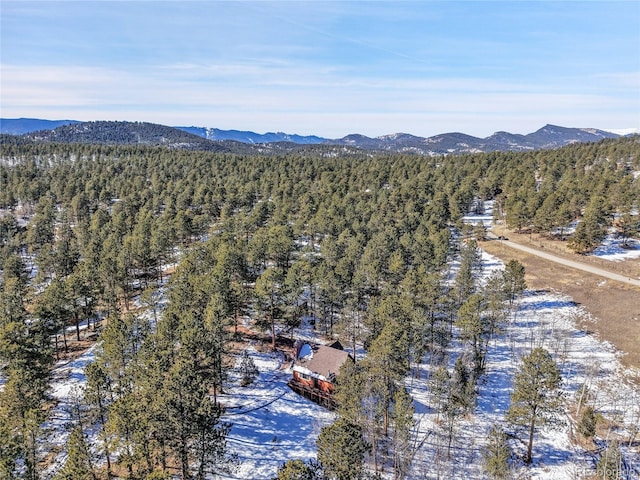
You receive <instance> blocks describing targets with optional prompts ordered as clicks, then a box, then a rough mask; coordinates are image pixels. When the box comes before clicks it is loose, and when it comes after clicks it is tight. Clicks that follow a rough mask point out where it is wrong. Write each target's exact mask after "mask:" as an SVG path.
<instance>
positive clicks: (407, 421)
mask: <svg viewBox="0 0 640 480" xmlns="http://www.w3.org/2000/svg"><path fill="white" fill-rule="evenodd" d="M413 413H414V408H413V400H412V399H411V396H410V395H409V394H408V393H407V391H406V390H405V389H404V388H399V389H398V391H397V392H396V395H395V397H394V399H393V409H392V412H391V422H392V424H393V436H392V446H393V471H394V478H395V479H397V480H399V479H402V478H404V477H405V475H406V473H407V470H408V468H409V464H410V463H411V457H412V453H413V451H412V448H411V429H412V428H413V425H414V420H413Z"/></svg>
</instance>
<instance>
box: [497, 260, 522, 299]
mask: <svg viewBox="0 0 640 480" xmlns="http://www.w3.org/2000/svg"><path fill="white" fill-rule="evenodd" d="M524 275H525V269H524V265H522V263H520V262H519V261H518V260H515V259H512V260H509V261H508V262H507V264H506V265H505V267H504V271H503V273H502V279H503V281H504V290H505V293H506V295H507V298H508V299H509V303H513V301H514V300H515V298H516V296H518V295H519V294H521V293H522V292H524V291H525V289H526V288H527V282H526V281H525V279H524Z"/></svg>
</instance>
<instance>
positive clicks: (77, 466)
mask: <svg viewBox="0 0 640 480" xmlns="http://www.w3.org/2000/svg"><path fill="white" fill-rule="evenodd" d="M54 480H96V475H95V473H94V471H93V466H92V464H91V454H90V452H89V446H88V444H87V440H86V439H85V437H84V433H83V432H82V428H81V427H80V426H77V427H75V428H74V429H73V430H72V431H71V435H70V436H69V440H67V461H66V462H65V464H64V467H62V469H61V470H60V471H59V472H58V473H57V474H56V476H55V477H54Z"/></svg>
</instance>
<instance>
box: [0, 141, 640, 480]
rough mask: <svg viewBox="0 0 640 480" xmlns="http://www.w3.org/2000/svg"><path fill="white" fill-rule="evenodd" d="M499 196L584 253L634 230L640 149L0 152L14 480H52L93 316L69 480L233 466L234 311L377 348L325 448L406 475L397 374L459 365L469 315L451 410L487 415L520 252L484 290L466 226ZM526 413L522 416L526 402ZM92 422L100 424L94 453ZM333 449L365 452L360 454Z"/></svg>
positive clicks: (6, 401)
mask: <svg viewBox="0 0 640 480" xmlns="http://www.w3.org/2000/svg"><path fill="white" fill-rule="evenodd" d="M488 200H493V201H494V206H495V208H494V215H495V216H496V217H497V218H499V219H504V220H505V221H506V223H507V224H508V225H509V226H510V227H512V228H514V229H517V230H521V231H522V230H527V229H531V230H532V231H533V230H535V231H538V232H545V233H546V234H547V235H549V236H552V237H554V238H557V239H558V241H565V240H566V241H568V242H570V245H571V246H572V248H573V249H574V250H575V251H576V252H578V253H588V252H589V251H591V250H593V248H595V246H597V245H598V244H599V242H600V241H601V239H602V238H603V236H604V235H605V234H606V232H607V231H608V229H610V228H615V229H617V231H618V232H619V234H620V235H622V236H624V237H625V238H629V239H631V238H633V237H638V233H639V232H638V231H639V225H640V223H639V215H638V210H639V208H640V139H639V138H638V137H629V138H621V139H615V140H604V141H602V142H599V143H590V144H579V145H571V146H568V147H565V148H562V149H558V150H545V151H537V152H527V153H514V152H494V153H487V154H474V155H461V156H448V157H422V156H415V155H400V154H389V155H383V154H375V155H373V154H364V153H351V154H347V153H345V154H344V155H342V156H321V155H318V154H314V153H313V152H309V153H304V152H300V153H295V154H293V153H288V154H283V155H281V156H278V155H270V156H260V155H238V154H229V153H216V152H205V151H183V150H172V149H168V148H164V147H140V146H104V145H102V146H100V145H89V144H56V143H48V144H17V143H12V142H6V143H3V144H2V145H1V148H0V208H1V209H2V210H1V213H0V249H1V250H0V266H1V268H2V277H1V283H0V295H1V304H2V308H1V309H0V368H1V372H2V374H1V375H2V380H1V381H2V382H3V383H2V390H1V391H0V477H2V478H5V477H7V478H13V477H18V478H27V479H29V480H35V479H37V478H40V475H41V471H42V470H43V468H44V467H43V464H42V460H43V459H44V457H45V456H46V454H47V453H48V451H47V449H46V448H44V449H43V448H41V445H42V442H43V439H45V438H46V431H45V429H44V428H43V425H44V424H45V422H46V420H47V415H48V411H49V408H50V406H51V400H50V397H49V394H48V388H49V385H50V381H51V367H52V365H53V362H54V361H55V360H56V359H57V358H60V357H63V356H64V355H66V354H67V353H68V352H67V350H68V349H69V343H70V342H71V341H72V340H73V338H68V336H69V334H68V332H67V330H66V329H67V327H68V326H70V325H73V326H75V327H76V329H75V331H74V336H75V339H76V340H80V326H81V323H82V322H85V323H87V325H86V326H87V327H89V328H93V329H95V331H96V332H97V333H98V334H99V337H98V338H99V340H101V343H100V344H99V346H98V350H97V354H96V361H95V362H94V363H92V364H91V365H90V367H89V368H88V369H87V372H86V375H87V386H86V389H85V391H84V394H83V397H82V398H79V399H78V407H77V412H76V413H75V417H74V418H75V422H74V425H72V426H71V427H70V429H71V428H73V432H75V434H72V435H70V436H69V440H68V442H67V446H66V449H67V451H68V453H69V460H68V461H67V462H66V464H65V467H64V469H62V470H61V471H60V472H58V473H59V478H95V477H92V476H91V475H93V473H92V472H94V471H95V472H100V473H98V475H99V476H101V478H102V477H104V478H106V475H107V472H108V474H109V475H117V476H118V477H120V478H165V477H162V475H163V474H164V473H166V472H167V471H171V472H173V473H175V474H178V475H180V476H181V478H183V479H187V478H198V479H204V478H205V477H207V475H210V474H211V473H212V472H217V471H228V470H229V469H232V468H233V458H231V457H230V456H229V455H228V452H227V450H226V437H227V434H228V431H229V427H230V426H229V425H228V424H227V423H225V422H223V421H222V420H221V417H222V415H223V413H224V411H225V405H224V402H223V401H222V400H221V395H222V393H223V391H224V385H225V381H226V379H227V378H228V375H229V372H230V370H231V369H232V368H233V361H232V359H231V349H232V344H231V341H232V340H236V341H239V340H240V339H241V332H239V331H238V327H239V323H240V321H241V319H242V318H243V317H248V318H250V319H251V320H252V322H253V324H254V326H255V327H256V328H259V329H261V330H262V331H264V332H265V334H267V335H268V336H269V338H270V339H271V341H272V342H273V343H272V347H273V348H276V340H277V338H276V337H277V333H278V332H281V333H282V335H283V336H286V335H287V334H288V333H290V332H291V329H293V328H294V327H296V326H298V325H299V324H300V321H301V318H302V315H303V313H302V312H307V313H308V314H309V315H310V316H311V317H312V318H313V319H314V321H315V329H316V331H317V332H318V334H321V335H324V336H326V338H339V339H340V340H341V342H342V343H343V345H344V346H345V347H346V348H347V349H349V350H353V351H354V352H355V350H356V349H357V348H360V347H363V348H364V350H365V351H366V357H365V358H364V359H363V360H362V361H361V362H358V364H357V367H354V369H353V371H351V372H344V377H343V378H344V380H343V383H342V386H340V385H339V389H338V392H337V399H338V400H339V403H340V407H339V409H338V412H337V420H336V422H335V423H334V424H333V425H332V426H330V427H327V429H326V430H324V429H323V431H322V433H321V434H320V437H319V439H318V448H319V451H318V460H319V461H320V462H321V464H322V466H323V468H324V471H325V475H326V477H327V478H358V477H357V475H360V474H361V470H360V469H362V468H364V467H363V465H365V464H366V465H367V469H368V470H369V471H371V470H377V469H378V467H381V466H382V465H384V463H385V462H387V463H388V462H389V458H391V459H392V460H391V465H392V466H391V469H392V471H393V472H394V475H395V476H396V478H402V476H403V475H404V474H405V473H406V472H407V470H408V464H409V463H410V456H409V455H408V454H407V452H408V446H407V443H408V434H409V433H408V432H409V430H410V428H409V426H408V425H409V420H407V419H408V418H409V417H410V415H411V414H412V410H411V406H410V404H411V401H410V398H407V394H406V392H405V390H404V388H402V382H403V378H404V377H405V376H406V375H407V374H409V373H410V372H411V369H412V367H413V366H414V365H415V364H416V363H417V362H418V361H420V359H421V358H423V357H424V356H425V355H427V354H429V355H430V356H431V358H433V359H434V360H433V361H434V362H437V361H438V359H440V361H443V362H444V358H445V351H446V349H447V346H448V345H449V344H450V342H451V341H452V338H453V330H454V328H453V327H455V330H456V332H460V333H457V334H456V335H460V337H459V340H461V341H462V342H463V343H464V344H465V345H466V348H467V352H468V353H467V354H466V355H464V356H460V358H459V364H458V363H457V364H456V370H455V371H454V372H453V373H452V377H451V378H449V377H447V375H449V372H447V371H446V364H443V365H442V368H443V370H442V371H440V374H441V377H442V382H443V385H449V386H451V385H453V386H454V387H451V388H453V390H454V393H455V398H453V399H451V398H449V399H448V400H446V399H445V398H444V397H443V410H442V411H443V418H444V419H451V418H455V417H456V416H460V415H464V414H465V412H468V411H470V410H472V409H473V408H474V402H475V400H474V393H473V392H474V388H475V387H474V385H475V383H476V382H477V381H478V378H479V377H480V376H481V375H482V372H483V370H484V354H485V352H486V347H487V344H488V341H489V340H488V339H489V338H490V337H491V335H492V333H493V332H494V329H497V328H498V326H499V325H498V324H499V322H500V318H501V317H500V314H499V312H500V311H501V308H502V306H501V305H508V304H509V302H511V301H513V299H514V297H515V296H516V295H517V294H518V293H519V292H520V291H521V290H522V289H523V288H524V285H523V284H522V276H523V272H522V271H521V269H520V268H519V265H517V262H516V263H515V264H511V265H510V266H508V268H507V270H506V272H507V273H506V274H505V275H504V276H502V277H499V278H498V277H496V278H495V279H494V280H493V282H494V283H493V284H489V285H488V286H487V287H482V288H480V286H479V285H478V284H477V282H475V280H474V279H475V274H474V271H475V270H474V269H475V268H476V267H477V261H478V259H477V251H476V244H475V241H474V240H473V239H472V238H471V235H470V234H471V233H473V234H474V235H475V236H476V237H479V236H480V235H482V232H479V231H476V232H470V228H469V226H465V225H463V223H462V217H463V215H464V214H465V213H467V212H469V211H470V210H471V209H472V208H480V206H481V204H482V202H483V201H488ZM575 220H580V222H579V223H578V226H577V228H576V229H575V232H574V233H572V234H571V236H567V233H566V231H565V230H566V227H567V226H568V225H569V224H570V223H571V222H573V221H575ZM572 232H573V230H572ZM461 235H462V237H461ZM461 239H463V240H464V241H461ZM454 258H456V259H457V260H459V264H460V268H459V271H458V272H457V273H456V276H455V279H454V281H448V280H449V279H448V275H449V273H450V264H451V263H452V260H453V259H454ZM173 264H177V267H176V268H175V271H173V269H171V271H170V272H169V271H168V268H167V267H168V265H173ZM167 273H171V278H170V281H169V283H168V285H167V296H166V300H167V302H166V305H163V307H164V308H160V305H159V302H158V296H157V288H158V286H159V285H161V284H163V282H164V280H165V278H164V275H165V274H167ZM134 297H136V298H138V299H140V301H141V302H143V303H144V304H145V305H146V306H147V307H148V308H149V309H151V310H153V312H154V315H153V317H151V319H149V318H147V317H142V316H141V315H139V314H138V311H137V310H136V309H135V308H133V299H134ZM505 308H506V307H505ZM527 362H529V363H527ZM531 362H534V363H535V362H537V364H542V365H544V366H545V371H544V372H543V374H544V375H547V376H548V378H549V380H548V383H549V390H550V391H553V390H554V385H555V383H556V380H557V378H556V377H557V372H556V369H555V368H554V366H553V364H552V363H553V362H552V361H550V360H549V358H548V356H547V354H546V353H545V352H544V351H537V350H534V351H533V352H532V354H531V358H527V359H526V361H525V362H524V364H523V367H522V372H523V373H522V375H521V377H522V379H521V381H522V383H523V384H526V383H527V378H526V372H527V370H526V369H527V368H529V364H530V363H531ZM452 378H453V380H452ZM447 382H448V383H447ZM434 388H435V387H434ZM456 389H457V390H456ZM524 390H526V386H525V387H523V391H524ZM523 395H524V396H526V392H525V393H523ZM516 401H517V398H516V399H515V400H514V402H516ZM523 401H524V402H525V403H526V399H525V400H523ZM543 407H545V408H546V407H549V408H550V409H552V407H553V405H543ZM512 415H513V418H514V423H517V422H520V423H522V422H526V421H527V419H528V417H527V416H526V412H525V413H523V412H522V409H520V410H518V409H517V408H515V407H514V409H513V412H512ZM451 422H453V420H451ZM452 428H453V427H452ZM87 429H91V430H94V431H95V430H98V431H99V432H100V434H99V435H98V437H96V438H99V442H98V443H99V445H97V446H95V445H94V449H97V451H98V453H96V452H95V451H93V452H94V455H95V456H99V457H100V458H101V459H102V460H103V461H102V462H99V463H100V465H96V464H95V463H96V462H93V461H91V455H89V454H88V449H87V446H86V440H85V438H86V437H85V433H86V430H87ZM330 439H331V441H329V440H330ZM502 440H503V433H500V432H499V431H496V433H495V441H496V442H498V443H499V442H500V441H502ZM338 442H342V443H338ZM336 445H342V446H349V448H350V450H348V453H349V457H348V460H349V461H348V463H347V464H345V463H344V462H345V460H344V454H345V449H344V448H343V449H340V448H337V447H336ZM345 448H346V447H345ZM266 455H268V452H265V456H266ZM530 458H531V450H529V458H525V459H524V460H525V461H527V460H530ZM298 466H299V467H300V468H301V469H303V470H304V469H310V468H311V467H310V466H308V465H306V464H303V465H298ZM290 467H291V468H294V466H290ZM351 468H355V469H356V470H350V469H351ZM74 469H75V470H74ZM345 469H346V470H345ZM152 472H156V473H154V475H157V476H156V477H149V475H151V474H152ZM345 472H346V473H345ZM281 473H282V472H281ZM65 475H66V476H65ZM282 475H284V473H282ZM354 475H355V476H354ZM281 478H298V477H293V476H291V477H284V476H283V477H281ZM305 478H306V477H305Z"/></svg>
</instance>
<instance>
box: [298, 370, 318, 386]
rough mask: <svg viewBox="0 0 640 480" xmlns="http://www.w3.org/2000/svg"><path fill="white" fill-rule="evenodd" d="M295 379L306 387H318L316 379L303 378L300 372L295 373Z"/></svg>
mask: <svg viewBox="0 0 640 480" xmlns="http://www.w3.org/2000/svg"><path fill="white" fill-rule="evenodd" d="M293 379H294V380H295V381H296V382H298V383H301V384H303V385H306V386H308V387H312V388H315V386H316V382H315V378H313V377H310V378H302V374H300V373H299V372H296V371H294V372H293Z"/></svg>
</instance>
